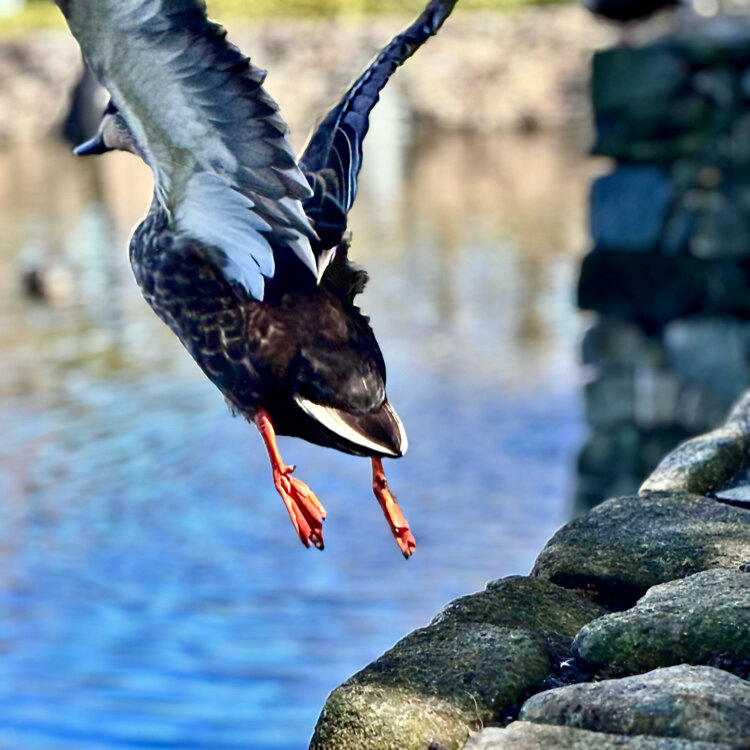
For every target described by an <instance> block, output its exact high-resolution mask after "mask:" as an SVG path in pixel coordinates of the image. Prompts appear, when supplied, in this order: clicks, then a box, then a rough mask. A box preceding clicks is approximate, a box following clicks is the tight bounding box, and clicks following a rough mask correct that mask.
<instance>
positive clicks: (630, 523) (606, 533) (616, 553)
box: [532, 492, 750, 609]
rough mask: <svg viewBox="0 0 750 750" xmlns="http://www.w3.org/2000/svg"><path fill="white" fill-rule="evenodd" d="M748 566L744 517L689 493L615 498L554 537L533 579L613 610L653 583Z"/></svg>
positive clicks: (748, 519) (749, 521) (749, 540)
mask: <svg viewBox="0 0 750 750" xmlns="http://www.w3.org/2000/svg"><path fill="white" fill-rule="evenodd" d="M746 560H750V513H748V512H747V511H744V510H741V509H739V508H734V507H731V506H729V505H726V504H723V503H720V502H717V501H716V500H712V499H709V498H706V497H701V496H698V495H691V494H688V493H679V492H674V493H649V494H645V495H641V496H627V497H619V498H614V499H612V500H608V501H607V502H605V503H602V504H601V505H599V506H598V507H596V508H594V510H592V511H591V512H590V513H588V514H586V515H585V516H583V517H581V518H578V519H576V520H575V521H572V522H570V523H568V524H566V525H565V526H563V528H562V529H560V530H559V531H558V532H557V533H556V534H555V535H554V536H553V537H552V539H551V540H550V541H549V542H548V543H547V545H546V546H545V547H544V549H543V550H542V552H541V554H540V555H539V557H538V558H537V560H536V563H535V564H534V569H533V571H532V575H534V576H538V577H540V578H546V579H548V580H550V581H552V582H553V583H556V584H558V585H561V586H566V587H567V588H573V589H581V590H584V591H587V592H588V593H589V595H590V596H591V597H592V598H593V599H594V600H595V601H598V602H599V603H601V604H604V605H606V606H608V607H610V608H612V609H625V608H628V607H631V606H632V605H633V604H635V602H636V600H637V599H638V598H640V597H641V596H642V595H643V594H644V593H645V592H646V590H647V589H649V588H650V587H651V586H655V585H656V584H658V583H665V582H667V581H671V580H673V579H675V578H683V577H685V576H687V575H690V574H692V573H697V572H699V571H701V570H707V569H710V568H737V567H738V566H739V565H740V564H741V563H742V562H744V561H746Z"/></svg>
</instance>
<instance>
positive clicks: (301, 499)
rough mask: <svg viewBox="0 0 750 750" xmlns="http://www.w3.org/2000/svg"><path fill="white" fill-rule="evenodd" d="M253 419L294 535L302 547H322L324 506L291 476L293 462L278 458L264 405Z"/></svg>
mask: <svg viewBox="0 0 750 750" xmlns="http://www.w3.org/2000/svg"><path fill="white" fill-rule="evenodd" d="M254 421H255V425H256V427H257V428H258V432H260V436H261V437H262V438H263V442H264V443H265V445H266V450H267V451H268V458H269V459H270V460H271V470H272V471H273V483H274V486H275V487H276V490H277V491H278V493H279V495H281V499H282V500H283V501H284V505H285V506H286V509H287V512H288V513H289V518H291V519H292V525H293V526H294V530H295V531H296V532H297V536H299V538H300V541H301V542H302V544H304V545H305V547H309V546H310V545H311V544H312V545H313V547H317V548H318V549H321V550H322V549H323V521H324V520H325V517H326V511H325V508H324V507H323V506H322V505H321V503H320V500H318V498H317V497H316V496H315V493H314V492H313V491H312V490H311V489H310V488H309V487H308V486H307V485H306V484H305V483H304V482H302V481H300V480H299V479H295V478H294V477H293V476H292V472H293V471H294V466H287V465H286V464H285V463H284V462H283V461H282V460H281V454H280V453H279V449H278V446H277V445H276V433H275V431H274V429H273V423H272V422H271V417H270V415H269V414H268V412H267V411H266V410H265V409H258V411H257V412H256V413H255V420H254Z"/></svg>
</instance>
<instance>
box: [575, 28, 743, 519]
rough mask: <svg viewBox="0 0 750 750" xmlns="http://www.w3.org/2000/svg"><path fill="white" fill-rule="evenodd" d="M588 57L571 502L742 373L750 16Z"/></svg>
mask: <svg viewBox="0 0 750 750" xmlns="http://www.w3.org/2000/svg"><path fill="white" fill-rule="evenodd" d="M699 30H700V32H701V37H700V39H696V38H694V37H693V36H691V32H690V31H689V30H685V31H683V33H682V34H680V35H674V36H670V37H666V38H664V39H662V40H660V41H658V42H656V43H654V44H651V45H647V46H643V47H635V48H628V47H619V48H615V49H610V50H606V51H601V52H598V53H597V54H596V55H595V57H594V60H593V76H592V96H593V107H594V116H595V122H596V141H595V145H594V153H596V154H599V155H603V156H608V157H611V158H612V159H614V160H615V162H614V165H613V168H612V170H611V171H610V173H609V174H607V175H605V176H603V177H600V178H599V179H598V180H596V181H595V182H594V184H593V187H592V190H591V235H592V239H593V245H594V247H593V249H592V250H591V252H590V253H589V254H588V255H587V256H586V258H585V259H584V261H583V265H582V269H581V276H580V281H579V287H578V299H579V304H580V306H581V307H582V308H583V309H584V310H592V311H595V312H596V318H595V320H594V323H593V326H592V327H591V329H590V330H589V331H588V333H587V335H586V338H585V340H584V343H583V361H584V363H585V364H586V365H587V366H588V367H589V371H590V373H591V375H592V378H591V380H590V382H588V384H587V385H586V389H585V407H586V419H587V421H588V423H589V427H590V434H591V437H590V440H589V442H588V443H587V445H586V446H585V447H584V449H583V451H582V452H581V454H580V457H579V469H580V480H579V488H578V501H579V504H580V506H582V507H587V506H589V507H590V505H592V504H594V503H596V502H599V501H600V500H602V499H603V498H604V497H607V496H611V495H613V494H621V493H624V492H632V491H634V490H635V488H636V487H637V486H638V485H639V483H640V481H641V480H642V478H643V477H644V476H645V475H646V474H647V473H648V472H649V471H650V470H651V469H653V467H654V466H655V465H656V463H657V462H658V460H659V459H660V457H661V456H662V455H663V454H664V453H665V451H666V450H668V449H670V448H671V447H673V446H674V445H675V444H677V443H678V442H679V441H680V440H683V439H684V438H686V437H687V436H689V435H694V434H697V433H698V432H700V431H703V430H706V429H709V428H711V427H712V426H714V425H716V424H718V423H719V421H720V420H721V419H722V418H723V416H724V414H726V412H727V410H728V408H729V406H730V405H731V403H732V402H733V401H734V399H736V398H737V396H738V394H740V393H741V392H742V391H743V390H744V389H745V388H747V387H748V386H750V323H748V319H750V291H748V290H750V25H749V24H748V23H746V22H743V21H742V20H741V19H734V20H733V26H732V28H731V31H730V32H728V31H727V29H726V28H725V27H721V28H720V29H718V30H716V33H713V34H712V33H711V31H712V27H710V26H709V27H708V28H706V26H705V24H704V25H702V26H700V27H699Z"/></svg>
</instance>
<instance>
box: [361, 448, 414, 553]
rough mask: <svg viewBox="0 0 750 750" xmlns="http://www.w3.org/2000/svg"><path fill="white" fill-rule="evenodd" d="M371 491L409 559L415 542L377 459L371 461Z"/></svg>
mask: <svg viewBox="0 0 750 750" xmlns="http://www.w3.org/2000/svg"><path fill="white" fill-rule="evenodd" d="M372 491H373V492H374V493H375V498H376V499H377V501H378V503H380V507H381V508H382V510H383V515H385V518H386V521H388V525H389V526H390V527H391V533H392V534H393V537H394V539H395V540H396V544H398V548H399V549H400V550H401V554H402V555H403V556H404V558H405V559H407V560H408V559H409V558H410V557H411V556H412V554H413V553H414V550H415V549H416V548H417V542H416V540H415V539H414V535H413V534H412V533H411V529H410V528H409V522H408V521H407V520H406V518H405V517H404V514H403V513H402V511H401V508H399V505H398V503H397V502H396V498H395V497H394V496H393V494H392V493H391V491H390V489H388V480H387V479H386V478H385V472H384V471H383V463H382V461H381V460H380V459H379V458H373V459H372Z"/></svg>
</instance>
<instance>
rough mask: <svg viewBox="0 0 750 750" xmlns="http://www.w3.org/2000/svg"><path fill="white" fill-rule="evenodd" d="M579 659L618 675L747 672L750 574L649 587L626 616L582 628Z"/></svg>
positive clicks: (700, 576)
mask: <svg viewBox="0 0 750 750" xmlns="http://www.w3.org/2000/svg"><path fill="white" fill-rule="evenodd" d="M573 649H574V651H575V652H576V654H577V656H578V657H579V658H580V659H581V660H582V661H584V662H585V663H586V664H587V665H588V666H589V667H590V668H591V669H593V670H594V671H596V673H597V674H599V675H604V676H610V677H613V676H614V677H616V676H621V675H628V674H636V673H640V672H647V671H649V670H652V669H655V668H656V667H667V666H671V665H673V664H682V663H689V664H719V663H720V664H721V666H722V668H723V669H734V670H737V672H739V673H741V675H742V676H746V672H747V671H748V670H750V575H748V574H747V573H741V572H740V571H738V570H723V569H715V570H706V571H703V572H701V573H696V574H695V575H692V576H689V577H688V578H685V579H682V580H677V581H670V582H669V583H663V584H661V585H659V586H654V587H653V588H650V589H649V590H648V591H647V592H646V594H645V595H644V596H643V597H642V598H641V599H639V600H638V602H637V603H636V605H635V606H634V607H633V608H632V609H629V610H627V611H625V612H616V613H613V614H609V615H605V616H604V617H600V618H599V619H598V620H594V621H593V622H590V623H588V624H587V625H584V626H583V628H582V629H581V632H580V633H579V634H578V635H577V636H576V638H575V641H574V642H573Z"/></svg>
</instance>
